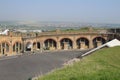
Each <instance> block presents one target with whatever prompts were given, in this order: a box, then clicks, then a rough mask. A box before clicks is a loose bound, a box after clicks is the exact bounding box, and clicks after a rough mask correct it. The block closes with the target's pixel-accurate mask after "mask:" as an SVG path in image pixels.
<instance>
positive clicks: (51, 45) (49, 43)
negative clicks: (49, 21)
mask: <svg viewBox="0 0 120 80" xmlns="http://www.w3.org/2000/svg"><path fill="white" fill-rule="evenodd" d="M44 47H45V49H46V50H55V49H56V48H57V41H56V40H55V39H52V38H48V39H46V40H44Z"/></svg>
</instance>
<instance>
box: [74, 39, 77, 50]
mask: <svg viewBox="0 0 120 80" xmlns="http://www.w3.org/2000/svg"><path fill="white" fill-rule="evenodd" d="M73 49H77V43H76V40H74V41H73Z"/></svg>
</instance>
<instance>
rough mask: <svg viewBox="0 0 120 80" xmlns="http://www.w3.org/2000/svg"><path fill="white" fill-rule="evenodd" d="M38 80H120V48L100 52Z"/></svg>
mask: <svg viewBox="0 0 120 80" xmlns="http://www.w3.org/2000/svg"><path fill="white" fill-rule="evenodd" d="M38 80H120V47H113V48H105V49H101V50H98V51H96V52H95V53H93V54H91V55H89V56H86V57H84V58H83V59H81V60H80V62H77V63H75V64H74V65H73V66H65V67H64V68H62V69H58V70H55V71H54V72H51V73H49V74H47V75H45V76H42V77H40V78H39V79H38Z"/></svg>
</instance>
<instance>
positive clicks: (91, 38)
mask: <svg viewBox="0 0 120 80" xmlns="http://www.w3.org/2000/svg"><path fill="white" fill-rule="evenodd" d="M108 36H109V34H106V33H99V32H60V31H58V32H42V33H20V32H9V33H8V35H0V56H11V55H17V54H20V53H23V52H25V51H37V50H40V51H44V50H69V49H80V50H83V49H90V48H94V47H97V46H100V45H102V44H104V43H105V42H107V41H108V39H109V38H108Z"/></svg>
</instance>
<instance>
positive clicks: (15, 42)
mask: <svg viewBox="0 0 120 80" xmlns="http://www.w3.org/2000/svg"><path fill="white" fill-rule="evenodd" d="M17 42H18V43H21V44H22V42H21V41H15V42H14V43H13V44H12V46H13V45H15V44H16V43H17Z"/></svg>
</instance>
